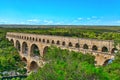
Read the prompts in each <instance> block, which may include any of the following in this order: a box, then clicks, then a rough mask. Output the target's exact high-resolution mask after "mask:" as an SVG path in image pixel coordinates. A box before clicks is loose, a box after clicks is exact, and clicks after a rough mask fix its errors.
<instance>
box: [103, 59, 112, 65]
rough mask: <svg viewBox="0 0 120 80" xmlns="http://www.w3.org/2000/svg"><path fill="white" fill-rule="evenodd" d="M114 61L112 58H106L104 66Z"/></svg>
mask: <svg viewBox="0 0 120 80" xmlns="http://www.w3.org/2000/svg"><path fill="white" fill-rule="evenodd" d="M112 61H113V60H112V59H107V60H105V61H104V63H103V66H106V65H107V64H110V63H112Z"/></svg>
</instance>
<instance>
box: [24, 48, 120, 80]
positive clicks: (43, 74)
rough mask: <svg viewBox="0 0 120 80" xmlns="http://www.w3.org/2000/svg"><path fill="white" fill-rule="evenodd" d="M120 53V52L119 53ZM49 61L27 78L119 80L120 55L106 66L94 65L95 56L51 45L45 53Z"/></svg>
mask: <svg viewBox="0 0 120 80" xmlns="http://www.w3.org/2000/svg"><path fill="white" fill-rule="evenodd" d="M118 55H120V54H118ZM45 59H46V61H49V63H48V64H46V65H45V66H44V67H43V68H40V69H39V71H38V72H37V73H32V74H31V75H30V76H29V77H28V78H27V79H26V80H119V79H120V76H119V75H120V65H119V64H118V63H120V56H118V57H117V58H116V60H115V61H114V62H113V63H112V64H109V65H107V66H104V67H95V66H94V57H93V56H92V55H90V54H82V53H77V52H70V51H68V50H61V49H60V48H56V47H51V48H49V49H48V52H47V54H46V55H45Z"/></svg>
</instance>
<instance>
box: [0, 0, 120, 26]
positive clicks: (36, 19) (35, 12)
mask: <svg viewBox="0 0 120 80" xmlns="http://www.w3.org/2000/svg"><path fill="white" fill-rule="evenodd" d="M0 24H37V25H120V0H0Z"/></svg>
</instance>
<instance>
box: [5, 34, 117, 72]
mask: <svg viewBox="0 0 120 80" xmlns="http://www.w3.org/2000/svg"><path fill="white" fill-rule="evenodd" d="M6 38H7V39H8V40H9V41H11V42H12V43H13V44H14V46H15V47H16V48H17V49H18V51H19V53H20V56H21V58H22V60H23V61H25V62H26V63H27V69H28V70H30V71H31V70H37V68H38V67H41V66H43V64H44V61H42V60H41V57H43V56H44V54H45V53H46V51H47V48H48V46H51V45H55V46H57V47H60V48H61V49H68V50H70V51H71V50H72V51H77V52H82V53H84V54H86V53H91V54H92V55H94V56H95V62H96V65H104V64H106V62H107V61H108V60H110V59H112V58H114V52H115V50H116V49H115V48H114V41H112V40H97V39H84V38H73V37H62V36H51V35H37V34H27V33H13V32H7V34H6Z"/></svg>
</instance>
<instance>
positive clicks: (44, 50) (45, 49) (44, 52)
mask: <svg viewBox="0 0 120 80" xmlns="http://www.w3.org/2000/svg"><path fill="white" fill-rule="evenodd" d="M47 51H48V46H45V47H44V49H43V57H44V55H45V54H46V52H47Z"/></svg>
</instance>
